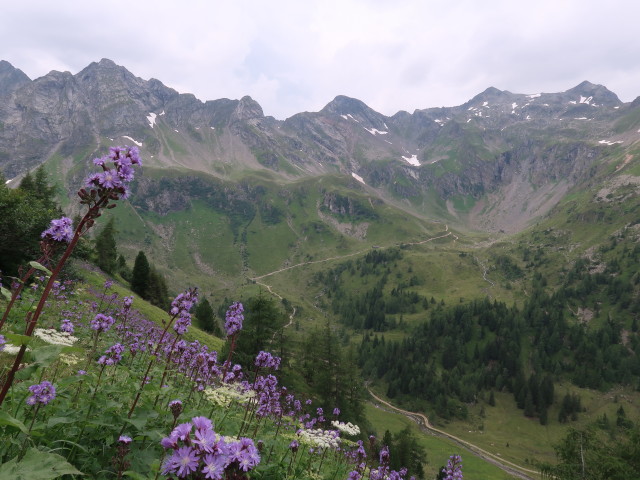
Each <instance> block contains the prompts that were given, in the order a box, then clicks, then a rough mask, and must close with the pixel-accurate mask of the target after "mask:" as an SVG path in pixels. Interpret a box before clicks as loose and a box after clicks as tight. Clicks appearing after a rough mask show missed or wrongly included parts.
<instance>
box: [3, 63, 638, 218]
mask: <svg viewBox="0 0 640 480" xmlns="http://www.w3.org/2000/svg"><path fill="white" fill-rule="evenodd" d="M638 119H640V106H639V105H636V104H634V103H632V104H623V103H622V102H620V100H619V99H618V97H617V96H616V95H615V94H614V93H612V92H610V91H609V90H607V89H606V87H604V86H601V85H594V84H591V83H589V82H583V83H581V84H580V85H577V86H576V87H574V88H571V89H569V90H567V91H565V92H560V93H538V94H516V93H511V92H508V91H501V90H498V89H496V88H493V87H491V88H488V89H487V90H485V91H484V92H482V93H480V94H478V95H477V96H475V97H474V98H472V99H471V100H469V101H468V102H467V103H465V104H463V105H460V106H456V107H450V108H427V109H421V110H415V111H414V112H413V113H408V112H398V113H397V114H395V115H393V116H391V117H387V116H384V115H382V114H380V113H378V112H375V111H374V110H372V109H370V108H369V107H368V106H367V105H365V104H364V103H363V102H361V101H359V100H357V99H353V98H349V97H345V96H338V97H336V98H335V99H334V100H332V101H331V102H330V103H328V104H327V105H326V106H325V107H324V108H323V109H322V110H321V111H320V112H310V113H300V114H297V115H294V116H292V117H291V118H289V119H287V120H285V121H278V120H275V119H273V118H272V117H265V116H264V113H263V111H262V108H261V107H260V105H259V104H258V103H257V102H255V101H254V100H253V99H251V98H250V97H243V98H242V99H240V100H229V99H219V100H214V101H207V102H202V101H200V100H198V99H197V98H195V97H194V96H193V95H189V94H178V93H177V92H176V91H175V90H172V89H171V88H168V87H166V86H165V85H163V84H162V83H161V82H160V81H159V80H155V79H151V80H143V79H140V78H138V77H136V76H134V75H133V74H132V73H130V72H129V71H128V70H126V69H125V68H124V67H121V66H118V65H116V64H115V63H113V62H112V61H110V60H107V59H103V60H101V61H100V62H97V63H92V64H91V65H89V66H87V67H86V68H85V69H84V70H82V71H81V72H79V73H78V74H76V75H72V74H71V73H69V72H63V73H61V72H50V73H49V74H47V75H45V76H44V77H41V78H38V79H36V80H33V81H32V80H30V79H29V78H28V77H27V76H26V75H24V74H23V73H22V72H21V71H20V70H18V69H16V68H14V67H13V66H12V65H10V64H9V63H7V62H4V61H1V62H0V168H1V169H2V170H3V172H4V173H5V175H6V176H7V178H12V177H14V176H17V175H20V174H23V173H24V172H26V171H27V170H29V169H31V168H33V167H35V166H36V165H38V164H40V163H43V162H45V161H46V160H47V159H49V158H50V157H52V156H53V155H59V156H62V157H63V158H74V157H81V156H83V157H85V158H86V156H87V155H89V156H90V155H91V154H92V152H96V153H97V152H99V151H104V149H105V148H106V146H108V145H111V144H131V143H136V144H138V145H139V146H140V147H141V150H142V152H143V154H144V155H145V158H146V159H147V162H146V165H148V166H152V167H153V166H155V167H159V168H180V169H182V170H184V171H187V172H188V171H189V170H191V171H200V172H205V173H207V174H210V175H213V176H217V177H219V178H221V179H229V178H239V177H242V176H243V175H246V174H247V172H252V171H253V172H260V174H262V175H264V174H266V175H268V176H269V177H270V178H278V179H279V181H282V182H289V181H297V180H300V179H301V178H305V177H308V176H320V175H335V174H337V175H343V176H349V177H350V178H352V179H353V182H354V183H353V185H354V187H355V188H359V189H365V190H367V189H368V192H369V194H370V195H371V196H372V197H378V198H380V199H383V200H387V201H392V202H396V203H397V202H404V203H405V204H406V206H407V208H410V209H413V211H414V213H415V214H417V215H431V214H432V210H429V209H424V208H423V207H422V206H424V205H425V202H433V198H434V196H433V193H434V192H435V194H436V197H437V198H438V199H439V200H438V201H439V202H440V203H441V204H442V205H446V207H447V211H448V212H449V214H450V215H451V217H452V218H454V219H455V218H457V219H458V220H459V221H461V222H466V223H468V224H469V225H470V226H472V227H474V228H485V229H496V228H500V229H502V228H503V227H504V226H505V225H504V223H505V222H500V221H496V218H493V217H492V216H491V215H492V214H489V213H487V212H488V211H491V210H492V209H491V208H485V209H484V210H483V211H484V213H482V211H480V210H477V209H476V211H474V210H473V209H472V210H465V211H463V210H460V209H459V208H458V207H456V205H457V203H456V202H455V199H456V198H458V199H459V198H460V197H464V198H467V199H468V200H470V201H471V203H475V204H481V205H482V204H484V205H485V207H486V204H487V202H493V204H494V205H492V206H493V207H495V208H493V210H494V211H501V212H503V213H504V212H511V213H510V214H508V215H507V218H511V217H513V216H514V215H515V214H516V213H515V212H521V215H520V216H521V217H522V218H524V219H525V220H529V219H531V218H534V217H535V216H538V215H541V214H544V213H545V212H546V211H547V210H548V209H549V208H551V207H552V206H553V204H554V202H557V201H558V200H559V198H561V194H562V193H563V192H566V191H567V190H568V189H569V188H571V186H573V185H576V184H578V183H579V182H582V181H585V179H586V178H587V177H588V175H589V172H590V171H591V169H592V168H594V167H597V166H599V165H601V164H602V162H604V161H605V159H610V158H611V155H612V152H613V153H614V154H615V152H618V153H617V154H618V155H623V154H622V153H620V150H624V151H625V152H626V151H627V149H630V148H631V146H632V145H633V144H634V143H635V142H636V141H637V139H638V138H637V137H638V134H637V130H638V125H637V124H638V123H639V120H638ZM631 151H632V150H629V152H631ZM629 155H632V159H633V160H635V156H633V155H634V154H633V153H629ZM516 192H520V193H522V192H529V193H530V194H531V195H533V192H545V195H543V197H544V199H543V198H542V197H541V198H540V199H538V200H536V201H533V204H534V205H532V204H531V199H532V198H533V197H532V196H531V195H529V196H527V197H526V198H525V197H523V195H516V194H515V193H516ZM534 197H535V195H534ZM549 198H552V199H554V200H553V201H549ZM545 199H546V200H545ZM155 202H156V203H155V205H156V206H158V208H159V209H160V210H162V209H163V207H161V205H162V204H163V203H162V201H161V199H157V200H156V201H155ZM458 203H459V202H458ZM467 203H468V202H467ZM334 205H335V202H333V201H328V204H327V205H325V207H326V208H329V210H332V208H333V206H334ZM421 205H422V206H421ZM494 217H495V215H494ZM509 223H510V224H514V223H513V222H509ZM518 228H520V224H518Z"/></svg>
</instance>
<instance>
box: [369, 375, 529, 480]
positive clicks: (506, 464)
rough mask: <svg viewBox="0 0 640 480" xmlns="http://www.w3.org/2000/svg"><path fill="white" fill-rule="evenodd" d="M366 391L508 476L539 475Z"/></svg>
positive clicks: (522, 477)
mask: <svg viewBox="0 0 640 480" xmlns="http://www.w3.org/2000/svg"><path fill="white" fill-rule="evenodd" d="M367 390H368V391H369V394H370V395H371V396H372V397H373V398H374V399H375V400H376V402H378V403H381V404H382V405H384V406H385V407H387V408H389V409H391V410H393V411H396V412H398V413H401V414H402V415H404V416H406V417H408V418H410V419H411V420H413V421H414V422H416V423H417V424H418V425H420V426H421V427H424V428H426V429H427V430H429V431H431V432H434V433H436V434H438V435H440V436H442V437H446V438H448V439H450V440H453V441H454V442H455V443H457V444H458V445H460V446H462V447H464V448H466V449H467V450H469V451H470V452H471V453H473V454H474V455H475V456H477V457H480V458H482V459H483V460H486V461H488V462H490V463H492V464H494V465H495V466H496V467H498V468H500V469H502V470H504V471H505V472H507V473H508V474H509V475H513V476H515V477H517V478H520V479H522V480H534V479H533V477H531V476H529V475H527V474H528V473H532V474H534V475H536V476H537V475H538V474H539V473H540V472H538V471H536V470H530V469H528V468H524V467H521V466H520V465H517V464H515V463H512V462H510V461H509V460H505V459H504V458H501V457H499V456H497V455H495V454H493V453H490V452H487V451H486V450H483V449H482V448H480V447H478V446H477V445H474V444H473V443H469V442H467V441H466V440H462V439H461V438H458V437H456V436H455V435H451V434H450V433H447V432H445V431H443V430H440V429H438V428H435V427H434V426H433V425H431V422H429V419H428V418H427V417H426V415H423V414H422V413H416V412H409V411H407V410H403V409H401V408H398V407H396V406H394V405H391V404H390V403H389V402H387V401H385V400H383V399H382V398H380V397H379V396H377V395H376V394H375V393H373V392H372V391H371V389H370V388H368V387H367Z"/></svg>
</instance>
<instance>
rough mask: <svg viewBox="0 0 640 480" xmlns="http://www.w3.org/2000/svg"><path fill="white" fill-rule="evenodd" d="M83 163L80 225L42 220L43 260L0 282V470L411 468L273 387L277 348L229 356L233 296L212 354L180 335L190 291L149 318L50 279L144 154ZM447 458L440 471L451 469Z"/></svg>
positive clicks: (390, 476) (377, 472)
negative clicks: (91, 167) (248, 359)
mask: <svg viewBox="0 0 640 480" xmlns="http://www.w3.org/2000/svg"><path fill="white" fill-rule="evenodd" d="M93 163H94V164H95V165H96V166H97V167H99V169H100V171H99V172H98V173H93V174H91V175H90V176H89V177H88V178H87V180H86V181H85V186H84V187H83V188H82V189H80V191H79V192H78V196H79V198H80V203H81V205H83V206H85V207H86V212H85V214H84V216H83V217H81V218H80V220H79V222H78V223H77V226H76V227H75V228H74V227H73V224H72V222H71V220H69V218H67V217H62V218H59V219H57V220H53V221H52V222H51V224H50V226H49V228H47V229H46V230H45V231H44V232H43V233H42V235H41V242H40V246H41V256H40V258H39V259H38V260H37V261H34V262H31V263H29V264H28V265H27V266H25V268H23V270H21V276H20V277H19V278H14V277H5V278H4V279H2V280H4V283H8V285H10V287H9V288H5V287H2V294H3V297H4V299H3V300H2V304H3V305H4V306H5V310H4V314H3V316H2V320H1V323H0V329H1V330H0V331H1V332H2V333H1V334H0V382H1V387H2V389H1V391H0V408H1V410H0V439H1V440H0V478H38V479H43V480H47V479H53V478H58V477H61V476H67V477H65V478H81V477H82V478H97V479H103V478H104V479H106V478H118V479H121V478H125V477H126V478H133V479H158V478H180V479H194V480H195V479H198V480H200V479H214V480H222V479H225V480H245V479H291V480H293V479H320V478H326V479H345V480H346V479H350V480H354V479H369V480H383V479H384V480H405V479H406V480H408V479H409V478H413V477H411V476H410V472H408V471H407V469H405V468H401V469H399V470H393V469H392V468H391V467H390V454H391V453H390V452H389V448H388V446H386V445H377V444H376V441H375V438H374V437H371V438H370V440H369V441H368V443H366V444H365V441H364V438H365V437H364V436H363V433H362V432H361V430H360V428H359V427H358V425H354V424H352V423H350V422H348V421H342V420H340V419H339V416H340V410H339V409H338V408H334V409H333V415H332V417H333V418H332V419H330V418H326V417H325V415H324V409H323V408H322V407H320V406H314V405H313V402H312V401H311V400H310V399H301V398H297V397H296V395H295V394H294V393H293V392H291V391H289V390H288V389H287V388H286V387H285V386H282V385H280V382H279V379H278V377H277V376H276V373H277V371H278V370H279V368H280V363H281V359H280V357H278V356H275V355H274V354H273V353H271V352H268V351H264V350H262V351H259V352H255V359H254V361H253V365H244V366H243V365H239V364H235V363H233V357H234V350H235V348H236V345H237V339H238V337H239V336H240V335H242V329H243V321H244V313H245V310H244V306H243V304H242V303H240V302H234V303H233V304H232V305H231V306H230V307H229V308H228V310H227V313H226V323H225V329H226V334H227V342H228V353H227V354H226V358H225V359H221V358H219V355H218V352H217V351H215V350H212V349H211V348H210V347H209V346H208V345H206V344H205V343H204V342H202V341H198V340H193V339H192V338H191V337H189V333H190V331H189V330H190V326H191V323H192V318H191V315H192V311H193V310H194V307H195V306H196V304H197V302H198V290H197V288H188V289H186V290H185V291H184V292H183V293H181V294H179V295H178V296H177V297H176V298H175V299H174V300H173V302H172V303H171V306H170V307H169V309H168V312H167V316H166V318H165V319H164V320H163V322H162V325H159V324H157V323H154V322H152V321H150V320H148V319H147V318H145V317H144V316H143V315H142V314H141V313H140V312H139V311H138V310H136V309H135V308H134V305H135V300H134V298H133V297H132V296H122V295H121V293H119V292H118V291H116V288H114V287H115V286H114V282H113V281H111V280H108V281H106V282H105V283H104V285H102V286H101V291H98V289H97V288H95V287H91V286H87V285H86V284H84V285H81V284H79V283H77V282H76V281H74V280H72V279H70V278H64V279H61V278H62V276H61V272H62V269H63V267H64V265H65V264H66V262H67V261H68V260H69V258H70V255H71V253H72V252H73V250H74V248H75V247H76V246H77V244H78V241H79V239H80V237H81V236H82V235H84V234H85V233H86V232H87V231H88V230H89V229H90V228H91V227H92V226H93V225H94V223H95V219H96V218H98V217H100V216H101V215H102V213H103V211H104V210H106V209H110V208H114V207H115V206H116V205H117V203H116V202H117V201H119V200H122V199H124V198H126V197H127V196H128V193H129V190H128V184H129V183H130V182H131V181H132V180H133V177H134V168H135V167H138V166H140V165H141V160H140V156H139V152H138V149H137V148H136V147H127V146H125V147H115V148H111V149H110V151H109V154H107V155H105V156H104V157H101V158H97V159H95V160H94V162H93ZM4 283H3V284H4ZM453 458H454V457H452V459H453ZM456 458H457V460H456V461H455V462H454V463H452V464H451V467H449V466H448V467H447V472H446V473H447V475H448V476H447V478H451V479H454V478H455V479H461V478H462V474H461V464H460V461H459V457H456ZM452 462H453V460H452ZM69 476H70V477H69Z"/></svg>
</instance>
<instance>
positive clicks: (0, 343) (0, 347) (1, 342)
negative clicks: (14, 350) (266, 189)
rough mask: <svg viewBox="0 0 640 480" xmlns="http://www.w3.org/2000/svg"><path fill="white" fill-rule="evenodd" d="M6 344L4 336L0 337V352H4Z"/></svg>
mask: <svg viewBox="0 0 640 480" xmlns="http://www.w3.org/2000/svg"><path fill="white" fill-rule="evenodd" d="M6 343H7V339H6V338H4V335H0V352H1V351H2V350H4V345H5V344H6Z"/></svg>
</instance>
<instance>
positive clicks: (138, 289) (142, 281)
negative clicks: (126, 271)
mask: <svg viewBox="0 0 640 480" xmlns="http://www.w3.org/2000/svg"><path fill="white" fill-rule="evenodd" d="M150 275H151V267H150V266H149V261H148V260H147V256H146V255H145V254H144V252H143V251H142V250H140V251H139V252H138V255H137V256H136V260H135V262H134V264H133V270H132V272H131V290H133V292H134V293H137V294H138V295H140V297H142V298H147V297H148V292H149V277H150Z"/></svg>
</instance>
